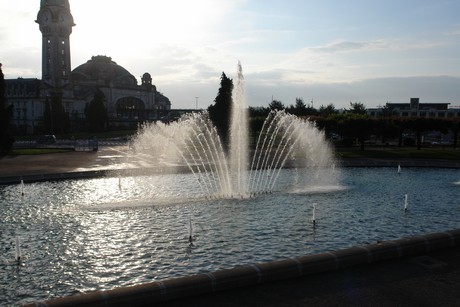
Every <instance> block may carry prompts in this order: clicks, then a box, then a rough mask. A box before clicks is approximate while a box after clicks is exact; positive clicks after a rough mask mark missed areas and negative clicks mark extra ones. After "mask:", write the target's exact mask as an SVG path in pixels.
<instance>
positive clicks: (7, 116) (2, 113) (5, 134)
mask: <svg viewBox="0 0 460 307" xmlns="http://www.w3.org/2000/svg"><path fill="white" fill-rule="evenodd" d="M12 115H13V106H12V105H9V106H7V101H6V95H5V76H4V75H3V71H2V64H1V63H0V153H4V152H8V151H10V150H11V148H12V147H13V143H14V138H13V137H12V136H11V135H10V131H9V129H10V122H11V117H12Z"/></svg>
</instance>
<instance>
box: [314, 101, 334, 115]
mask: <svg viewBox="0 0 460 307" xmlns="http://www.w3.org/2000/svg"><path fill="white" fill-rule="evenodd" d="M318 112H319V114H320V115H321V116H325V117H326V116H329V115H332V114H334V113H337V111H336V110H335V106H334V105H333V104H332V103H330V104H328V105H327V106H324V105H321V106H320V107H319V110H318Z"/></svg>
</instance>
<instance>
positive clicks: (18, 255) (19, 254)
mask: <svg viewBox="0 0 460 307" xmlns="http://www.w3.org/2000/svg"><path fill="white" fill-rule="evenodd" d="M21 258H22V252H21V245H20V240H19V236H16V244H15V248H14V260H15V261H16V262H17V264H18V265H19V264H21Z"/></svg>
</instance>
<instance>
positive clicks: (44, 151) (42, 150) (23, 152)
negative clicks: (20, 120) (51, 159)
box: [8, 148, 73, 156]
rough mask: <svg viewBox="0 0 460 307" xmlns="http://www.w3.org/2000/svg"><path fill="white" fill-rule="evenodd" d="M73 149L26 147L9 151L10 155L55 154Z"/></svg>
mask: <svg viewBox="0 0 460 307" xmlns="http://www.w3.org/2000/svg"><path fill="white" fill-rule="evenodd" d="M71 151H73V150H71V149H57V148H24V149H13V150H12V151H11V152H9V153H8V155H10V156H19V155H44V154H54V153H62V152H71Z"/></svg>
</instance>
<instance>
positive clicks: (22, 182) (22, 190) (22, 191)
mask: <svg viewBox="0 0 460 307" xmlns="http://www.w3.org/2000/svg"><path fill="white" fill-rule="evenodd" d="M21 195H22V196H24V180H22V179H21Z"/></svg>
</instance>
